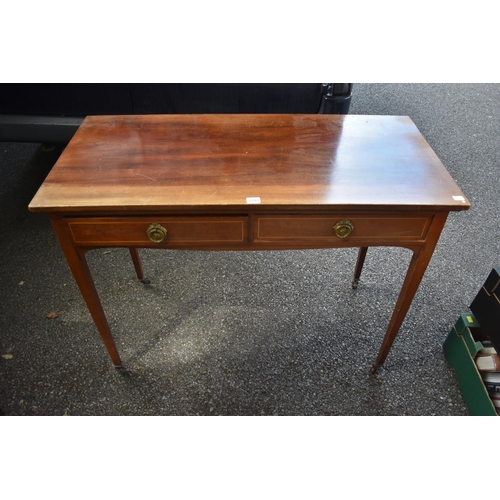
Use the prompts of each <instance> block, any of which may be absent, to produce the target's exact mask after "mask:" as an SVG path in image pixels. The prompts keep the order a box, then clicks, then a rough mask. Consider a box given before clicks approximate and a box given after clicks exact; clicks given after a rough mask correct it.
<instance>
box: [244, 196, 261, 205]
mask: <svg viewBox="0 0 500 500" xmlns="http://www.w3.org/2000/svg"><path fill="white" fill-rule="evenodd" d="M247 203H248V204H249V205H256V204H258V203H260V198H259V197H258V196H254V197H252V198H247Z"/></svg>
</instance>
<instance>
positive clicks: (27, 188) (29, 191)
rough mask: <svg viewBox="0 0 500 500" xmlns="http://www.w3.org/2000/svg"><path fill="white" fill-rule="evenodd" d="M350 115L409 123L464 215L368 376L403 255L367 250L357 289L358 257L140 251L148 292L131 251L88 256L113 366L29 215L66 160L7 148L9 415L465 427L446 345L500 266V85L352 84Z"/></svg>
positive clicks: (4, 297) (51, 240)
mask: <svg viewBox="0 0 500 500" xmlns="http://www.w3.org/2000/svg"><path fill="white" fill-rule="evenodd" d="M351 114H393V115H408V116H410V117H411V118H412V119H413V120H414V122H415V123H416V125H417V126H418V127H419V129H420V131H421V132H422V133H423V134H424V136H425V137H426V139H427V140H428V142H429V143H430V145H431V146H432V147H433V148H434V149H435V151H436V153H437V154H438V156H439V157H440V158H441V160H442V161H443V163H444V164H445V165H446V167H447V168H448V170H449V171H450V173H451V175H452V176H453V178H454V179H455V180H456V181H457V183H458V185H459V186H460V187H461V188H462V190H463V191H464V193H465V195H466V196H467V197H468V198H469V200H470V201H471V203H472V208H471V210H469V211H468V212H462V213H455V214H451V215H450V217H449V219H448V222H447V225H446V227H445V229H444V232H443V234H442V237H441V240H440V242H439V244H438V248H437V250H436V252H435V254H434V256H433V259H432V261H431V263H430V266H429V268H428V270H427V272H426V275H425V276H424V279H423V281H422V284H421V286H420V288H419V291H418V292H417V294H416V297H415V299H414V302H413V304H412V307H411V309H410V311H409V313H408V316H407V318H406V320H405V322H404V324H403V326H402V328H401V331H400V334H399V336H398V337H397V339H396V341H395V343H394V345H393V348H392V351H391V352H390V354H389V357H388V358H387V361H386V363H385V365H384V366H383V367H382V368H381V369H380V371H379V372H378V373H377V375H376V376H371V375H370V374H369V368H370V366H371V364H372V362H373V360H374V358H375V356H376V353H377V352H378V348H379V346H380V342H381V340H382V337H383V335H384V332H385V329H386V327H387V324H388V322H389V318H390V314H391V312H392V308H393V306H394V304H395V301H396V298H397V295H398V292H399V289H400V286H401V283H402V280H403V277H404V274H405V271H406V268H407V266H408V263H409V258H410V253H409V251H407V250H402V249H395V248H381V249H378V248H372V249H370V250H369V253H368V256H367V261H366V264H365V269H364V271H363V279H362V282H361V284H360V286H359V288H358V290H356V291H353V290H352V289H351V288H350V281H351V275H352V271H353V266H354V264H355V260H356V250H351V249H349V250H317V251H316V250H315V251H288V252H256V253H253V252H248V253H245V252H184V251H172V252H169V251H154V250H143V251H141V256H142V260H143V265H144V268H145V273H146V275H147V276H148V277H149V278H150V279H151V285H150V286H147V287H145V286H144V285H142V284H141V283H140V282H138V281H137V279H136V278H135V275H134V271H133V267H132V263H131V262H130V259H129V255H128V253H127V251H126V250H122V249H105V250H96V251H93V252H90V253H89V254H88V260H89V264H90V266H91V270H92V273H93V276H94V280H95V282H96V286H97V288H98V291H99V293H100V296H101V300H102V302H103V306H104V308H105V310H106V312H107V316H108V320H109V323H110V326H111V329H112V332H113V334H114V337H115V340H116V342H117V345H118V348H119V350H120V353H121V356H122V359H123V361H124V364H125V367H126V369H125V370H115V369H114V368H113V366H112V364H111V362H110V360H109V358H108V355H107V353H106V351H105V349H104V347H103V345H102V343H101V340H100V337H99V335H98V334H97V332H96V330H95V327H94V325H93V322H92V320H91V317H90V315H89V313H88V311H87V309H86V307H85V304H84V302H83V300H82V298H81V296H80V294H79V291H78V289H77V287H76V285H75V283H74V281H73V278H72V276H71V274H70V271H69V269H68V267H67V265H66V262H65V260H64V257H63V255H62V253H61V251H60V249H59V246H58V243H57V241H56V239H55V236H54V234H53V232H52V229H51V227H50V224H49V222H48V220H47V218H46V217H45V216H44V215H43V214H32V213H29V212H28V210H27V205H28V203H29V201H30V200H31V198H32V196H33V195H34V193H35V192H36V190H37V188H38V187H39V185H40V184H41V182H42V181H43V179H44V177H45V176H46V175H47V173H48V172H49V170H50V168H51V166H52V165H53V163H54V162H55V160H56V159H57V156H58V153H59V151H58V150H57V149H56V150H54V151H51V152H50V151H49V152H47V151H44V148H43V147H42V146H41V145H39V144H16V143H0V172H1V179H2V181H1V184H0V235H1V236H0V255H1V260H0V271H1V280H0V296H1V306H0V307H1V314H0V351H1V355H2V356H4V355H7V356H6V358H9V359H5V357H2V358H0V377H1V378H0V408H1V409H2V411H3V413H4V414H6V415H63V414H69V415H467V414H468V412H467V407H466V405H465V403H464V401H463V399H462V397H461V394H460V391H459V388H458V383H457V380H456V378H455V375H454V373H453V371H452V370H451V369H450V368H449V367H448V365H447V363H446V359H445V357H444V355H443V351H442V344H443V341H444V339H445V338H446V335H447V334H448V332H449V331H450V329H451V328H452V327H453V324H454V323H455V321H456V319H457V318H458V316H459V314H461V313H463V312H466V311H467V310H468V306H469V304H470V302H471V301H472V299H473V298H474V296H475V295H476V293H477V292H478V290H479V288H480V287H481V285H482V283H483V282H484V280H485V278H486V277H487V275H488V273H489V272H490V270H491V268H492V267H493V266H495V265H498V264H499V262H500V255H499V242H500V224H499V223H498V216H499V208H500V206H499V201H498V200H499V198H498V179H499V174H500V166H499V162H498V158H499V153H500V141H499V135H500V85H496V84H487V85H477V84H356V85H355V87H354V92H353V100H352V105H351ZM51 312H55V313H57V318H55V319H47V318H46V315H47V314H49V313H51ZM9 355H10V356H9Z"/></svg>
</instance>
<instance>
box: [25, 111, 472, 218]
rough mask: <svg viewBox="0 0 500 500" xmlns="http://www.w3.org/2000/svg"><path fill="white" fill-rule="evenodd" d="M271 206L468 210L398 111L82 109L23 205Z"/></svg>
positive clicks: (52, 208)
mask: <svg viewBox="0 0 500 500" xmlns="http://www.w3.org/2000/svg"><path fill="white" fill-rule="evenodd" d="M249 204H253V205H255V206H254V207H253V209H258V208H259V207H258V206H257V205H260V206H261V207H262V208H264V207H267V208H270V207H277V208H286V209H293V208H294V207H296V208H300V209H304V208H306V209H316V210H318V209H319V210H325V209H329V208H330V207H332V208H348V209H351V210H357V209H367V208H373V209H385V210H387V209H389V210H395V211H399V210H412V211H415V210H420V209H422V210H424V209H427V210H443V211H450V210H465V209H467V208H469V206H470V205H469V202H468V201H467V199H466V198H465V197H464V195H463V193H462V192H461V190H460V188H459V187H458V186H457V185H456V183H455V181H454V180H453V179H452V178H451V176H450V175H449V173H448V172H447V170H446V168H445V167H444V166H443V165H442V163H441V161H440V160H439V158H438V157H437V156H436V154H435V153H434V151H433V150H432V149H431V147H430V146H429V144H428V143H427V142H426V140H425V139H424V137H423V136H422V135H421V134H420V132H419V131H418V129H417V127H416V126H415V124H414V123H413V122H412V121H411V120H410V118H408V117H404V116H363V115H283V114H280V115H278V114H274V115H273V114H271V115H245V114H240V115H137V116H136V115H133V116H132V115H131V116H126V115H125V116H123V115H120V116H89V117H87V118H86V119H85V120H84V122H83V124H82V125H81V127H80V128H79V130H78V131H77V133H76V134H75V136H74V137H73V139H72V141H71V142H70V144H69V145H68V146H67V148H66V149H65V151H64V152H63V154H62V155H61V157H60V159H59V160H58V162H57V163H56V165H55V166H54V168H53V169H52V171H51V172H50V174H49V175H48V177H47V179H46V180H45V182H44V183H43V185H42V187H41V188H40V190H39V191H38V193H37V194H36V196H35V198H34V199H33V201H32V202H31V204H30V207H29V208H30V210H32V211H39V212H65V213H68V212H80V213H82V212H83V213H92V212H99V211H100V212H102V211H106V212H108V213H109V212H113V213H114V212H117V213H119V214H124V212H125V211H127V212H129V213H130V212H133V213H142V212H148V211H149V212H151V211H162V212H165V213H168V212H170V211H174V212H179V211H186V210H194V211H206V210H213V209H214V208H217V209H218V210H219V211H221V210H222V211H226V210H227V211H232V212H235V211H238V210H239V209H243V208H244V207H245V208H246V209H248V208H249V207H248V205H249Z"/></svg>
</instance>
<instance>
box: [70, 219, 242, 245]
mask: <svg viewBox="0 0 500 500" xmlns="http://www.w3.org/2000/svg"><path fill="white" fill-rule="evenodd" d="M247 226H248V218H247V217H194V216H193V217H164V216H160V217H154V216H153V217H147V218H146V217H120V218H91V219H73V220H70V221H69V227H70V230H71V233H72V235H73V239H74V241H75V242H76V243H77V244H78V245H89V246H97V245H99V246H106V245H109V246H111V245H115V246H127V245H142V246H150V247H157V246H158V247H169V246H185V247H189V244H191V243H192V244H193V245H194V246H195V245H197V244H199V245H204V244H206V245H208V246H210V245H211V244H230V245H237V244H240V243H244V242H246V240H247ZM163 230H164V231H165V232H163ZM148 231H149V235H148ZM158 240H161V241H158Z"/></svg>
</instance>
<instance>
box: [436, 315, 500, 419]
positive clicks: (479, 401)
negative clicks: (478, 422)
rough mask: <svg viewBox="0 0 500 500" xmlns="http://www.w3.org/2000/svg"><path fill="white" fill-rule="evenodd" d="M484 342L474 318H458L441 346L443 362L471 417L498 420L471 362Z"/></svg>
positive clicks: (482, 333) (472, 316)
mask: <svg viewBox="0 0 500 500" xmlns="http://www.w3.org/2000/svg"><path fill="white" fill-rule="evenodd" d="M486 339H487V337H486V336H485V335H484V332H482V329H481V325H480V324H479V322H478V320H477V319H476V317H475V316H474V314H472V313H468V314H462V315H461V316H460V318H459V319H458V321H457V323H456V324H455V327H454V328H453V329H452V330H451V332H450V333H449V335H448V337H447V338H446V340H445V342H444V344H443V349H444V353H445V355H446V359H447V360H448V363H449V364H450V366H451V367H452V368H453V370H455V373H456V375H457V378H458V383H459V385H460V391H461V392H462V396H463V398H464V400H465V402H466V403H467V407H468V408H469V413H470V414H471V415H473V416H497V412H496V409H495V406H494V405H493V402H492V401H491V399H490V397H489V395H488V391H487V390H486V387H485V385H484V383H483V379H482V378H481V375H480V373H479V371H478V369H477V367H476V363H475V362H474V357H475V356H476V354H477V353H478V351H479V350H480V349H482V348H483V344H482V341H484V340H486ZM481 340H482V341H481Z"/></svg>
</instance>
